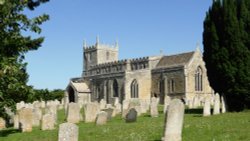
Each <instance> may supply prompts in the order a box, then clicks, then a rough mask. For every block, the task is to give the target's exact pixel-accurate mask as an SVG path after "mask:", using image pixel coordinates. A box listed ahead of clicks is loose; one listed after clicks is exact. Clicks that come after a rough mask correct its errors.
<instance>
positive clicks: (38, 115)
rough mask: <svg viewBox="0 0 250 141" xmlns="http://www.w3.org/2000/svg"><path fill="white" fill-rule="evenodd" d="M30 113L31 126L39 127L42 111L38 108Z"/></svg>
mask: <svg viewBox="0 0 250 141" xmlns="http://www.w3.org/2000/svg"><path fill="white" fill-rule="evenodd" d="M32 113H33V118H32V119H33V120H32V125H33V126H40V121H41V119H42V110H41V109H40V108H34V109H33V111H32Z"/></svg>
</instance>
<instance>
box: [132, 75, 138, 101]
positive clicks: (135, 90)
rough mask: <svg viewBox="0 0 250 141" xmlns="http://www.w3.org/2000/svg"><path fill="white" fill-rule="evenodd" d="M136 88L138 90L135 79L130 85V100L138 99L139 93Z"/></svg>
mask: <svg viewBox="0 0 250 141" xmlns="http://www.w3.org/2000/svg"><path fill="white" fill-rule="evenodd" d="M138 88H139V87H138V83H137V81H136V79H135V80H133V81H132V83H131V98H138V93H139V90H138Z"/></svg>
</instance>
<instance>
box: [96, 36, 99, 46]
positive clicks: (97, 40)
mask: <svg viewBox="0 0 250 141" xmlns="http://www.w3.org/2000/svg"><path fill="white" fill-rule="evenodd" d="M98 44H99V36H98V35H97V36H96V45H98Z"/></svg>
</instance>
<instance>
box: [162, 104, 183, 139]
mask: <svg viewBox="0 0 250 141" xmlns="http://www.w3.org/2000/svg"><path fill="white" fill-rule="evenodd" d="M184 109H185V106H184V104H183V103H182V101H181V100H180V99H174V100H172V101H171V102H170V104H169V107H168V111H167V116H166V117H165V118H166V120H165V121H166V123H165V132H164V139H163V141H181V140H182V138H181V134H182V127H183V118H184Z"/></svg>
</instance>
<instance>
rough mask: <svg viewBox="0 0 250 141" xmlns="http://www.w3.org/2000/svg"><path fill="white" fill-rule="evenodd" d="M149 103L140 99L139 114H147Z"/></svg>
mask: <svg viewBox="0 0 250 141" xmlns="http://www.w3.org/2000/svg"><path fill="white" fill-rule="evenodd" d="M149 103H150V102H148V100H146V99H141V100H140V106H141V113H143V114H144V113H147V111H148V109H149V105H150V104H149Z"/></svg>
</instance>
